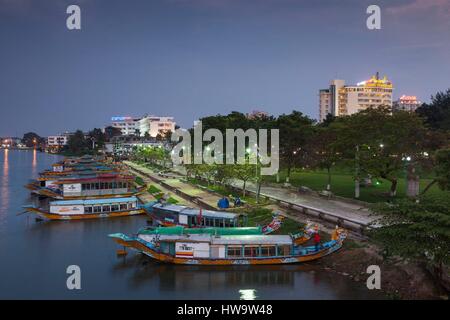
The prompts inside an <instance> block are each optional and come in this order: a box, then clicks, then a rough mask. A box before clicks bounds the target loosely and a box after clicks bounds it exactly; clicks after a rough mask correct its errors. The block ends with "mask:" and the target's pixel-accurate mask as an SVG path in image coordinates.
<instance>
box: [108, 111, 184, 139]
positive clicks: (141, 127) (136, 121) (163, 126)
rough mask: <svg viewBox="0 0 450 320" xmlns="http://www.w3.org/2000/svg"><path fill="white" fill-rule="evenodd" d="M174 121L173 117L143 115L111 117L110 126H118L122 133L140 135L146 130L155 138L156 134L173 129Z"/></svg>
mask: <svg viewBox="0 0 450 320" xmlns="http://www.w3.org/2000/svg"><path fill="white" fill-rule="evenodd" d="M175 124H176V123H175V121H174V118H173V117H157V116H148V115H145V116H143V117H142V118H132V117H113V118H112V126H113V127H115V128H119V129H120V130H121V131H122V135H125V136H127V135H135V134H139V135H140V136H141V137H143V136H145V134H146V133H147V132H148V133H149V135H150V136H151V137H153V138H155V137H156V136H157V135H158V134H161V135H163V134H164V133H166V132H168V131H171V132H174V131H175Z"/></svg>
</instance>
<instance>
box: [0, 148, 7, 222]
mask: <svg viewBox="0 0 450 320" xmlns="http://www.w3.org/2000/svg"><path fill="white" fill-rule="evenodd" d="M0 199H1V201H0V203H1V206H2V207H3V208H7V207H8V206H9V150H8V149H3V170H2V176H1V184H0ZM5 220H6V210H0V225H1V226H3V225H4V222H5Z"/></svg>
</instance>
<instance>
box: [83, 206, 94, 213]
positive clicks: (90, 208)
mask: <svg viewBox="0 0 450 320" xmlns="http://www.w3.org/2000/svg"><path fill="white" fill-rule="evenodd" d="M84 212H85V213H92V207H84Z"/></svg>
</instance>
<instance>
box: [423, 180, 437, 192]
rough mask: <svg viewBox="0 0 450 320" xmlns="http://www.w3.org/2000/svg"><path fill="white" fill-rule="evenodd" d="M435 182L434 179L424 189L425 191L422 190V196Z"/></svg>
mask: <svg viewBox="0 0 450 320" xmlns="http://www.w3.org/2000/svg"><path fill="white" fill-rule="evenodd" d="M436 182H437V180H436V179H434V180H433V181H431V182H430V183H429V184H428V185H427V186H426V187H425V189H423V191H422V193H421V194H422V195H424V194H425V193H426V192H427V191H428V190H430V188H431V187H432V186H433V185H434V184H435V183H436Z"/></svg>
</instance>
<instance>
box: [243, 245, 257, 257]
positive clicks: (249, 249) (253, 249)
mask: <svg viewBox="0 0 450 320" xmlns="http://www.w3.org/2000/svg"><path fill="white" fill-rule="evenodd" d="M244 256H245V257H257V256H259V246H245V247H244Z"/></svg>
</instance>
